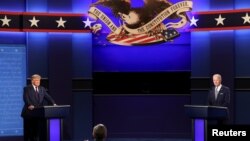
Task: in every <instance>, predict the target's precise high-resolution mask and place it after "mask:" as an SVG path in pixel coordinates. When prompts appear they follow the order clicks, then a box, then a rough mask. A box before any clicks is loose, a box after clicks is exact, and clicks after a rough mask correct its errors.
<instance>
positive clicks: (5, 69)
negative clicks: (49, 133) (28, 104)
mask: <svg viewBox="0 0 250 141" xmlns="http://www.w3.org/2000/svg"><path fill="white" fill-rule="evenodd" d="M0 66H1V67H0V107H1V108H0V136H15V135H22V133H23V126H22V118H21V116H20V114H21V109H22V106H23V101H22V94H23V87H24V85H25V84H26V49H25V46H18V45H16V46H15V45H13V46H7V45H0Z"/></svg>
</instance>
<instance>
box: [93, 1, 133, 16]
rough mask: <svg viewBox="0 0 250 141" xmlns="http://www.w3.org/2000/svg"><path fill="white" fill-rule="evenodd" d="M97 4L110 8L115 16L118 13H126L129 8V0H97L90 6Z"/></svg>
mask: <svg viewBox="0 0 250 141" xmlns="http://www.w3.org/2000/svg"><path fill="white" fill-rule="evenodd" d="M97 5H102V6H105V7H108V8H110V9H111V10H112V12H113V14H114V15H115V16H116V17H119V13H124V14H128V12H129V11H130V9H131V6H130V0H98V1H97V2H95V3H93V4H92V5H91V6H97Z"/></svg>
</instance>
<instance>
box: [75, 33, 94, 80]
mask: <svg viewBox="0 0 250 141" xmlns="http://www.w3.org/2000/svg"><path fill="white" fill-rule="evenodd" d="M72 57H73V58H72V59H73V77H74V78H79V77H83V78H91V77H92V61H91V60H92V34H91V33H74V34H72Z"/></svg>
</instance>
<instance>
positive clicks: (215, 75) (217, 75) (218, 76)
mask: <svg viewBox="0 0 250 141" xmlns="http://www.w3.org/2000/svg"><path fill="white" fill-rule="evenodd" d="M213 77H217V78H219V79H220V80H222V77H221V75H220V74H218V73H216V74H214V75H213Z"/></svg>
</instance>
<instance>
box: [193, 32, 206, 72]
mask: <svg viewBox="0 0 250 141" xmlns="http://www.w3.org/2000/svg"><path fill="white" fill-rule="evenodd" d="M191 56H192V57H191V60H192V61H191V62H192V63H191V68H192V77H202V76H208V75H209V73H210V33H209V32H194V33H191Z"/></svg>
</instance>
